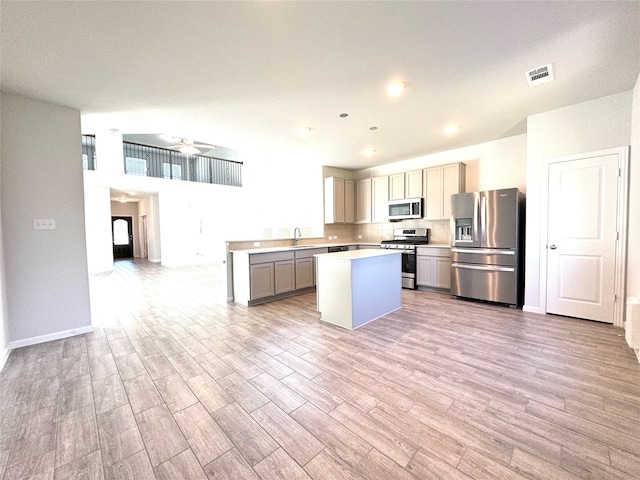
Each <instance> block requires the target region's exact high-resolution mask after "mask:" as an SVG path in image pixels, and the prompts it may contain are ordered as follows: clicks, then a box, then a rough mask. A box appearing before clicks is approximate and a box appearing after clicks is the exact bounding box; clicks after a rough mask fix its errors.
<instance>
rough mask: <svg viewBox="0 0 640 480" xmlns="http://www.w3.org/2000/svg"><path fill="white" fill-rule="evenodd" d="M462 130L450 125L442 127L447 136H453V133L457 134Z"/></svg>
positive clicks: (458, 126) (459, 126) (459, 127)
mask: <svg viewBox="0 0 640 480" xmlns="http://www.w3.org/2000/svg"><path fill="white" fill-rule="evenodd" d="M461 128H462V126H461V125H457V124H451V125H447V126H446V127H444V133H446V134H447V135H453V134H454V133H458V131H459V130H460V129H461Z"/></svg>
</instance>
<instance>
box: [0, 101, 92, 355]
mask: <svg viewBox="0 0 640 480" xmlns="http://www.w3.org/2000/svg"><path fill="white" fill-rule="evenodd" d="M1 128H2V151H1V153H2V155H1V156H2V164H1V168H2V175H1V187H2V197H1V198H2V199H1V204H2V233H3V241H4V253H5V257H4V264H5V270H6V272H5V273H6V276H5V280H6V292H7V297H6V298H7V314H8V326H9V328H8V337H9V338H8V339H9V342H10V345H11V346H20V345H25V344H29V343H37V342H40V341H46V340H49V339H53V338H60V337H64V336H68V335H72V334H74V333H78V332H80V331H87V330H89V329H90V328H91V316H90V305H89V277H88V271H87V249H86V241H85V229H84V224H85V218H84V200H83V183H82V163H81V158H82V152H81V142H80V112H79V111H77V110H73V109H70V108H66V107H60V106H57V105H52V104H50V103H45V102H40V101H37V100H33V99H29V98H25V97H20V96H16V95H12V94H8V93H5V92H2V115H1ZM36 218H52V219H55V222H56V229H55V230H34V229H33V219H36Z"/></svg>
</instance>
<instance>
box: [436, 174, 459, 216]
mask: <svg viewBox="0 0 640 480" xmlns="http://www.w3.org/2000/svg"><path fill="white" fill-rule="evenodd" d="M464 181H465V177H464V165H462V164H460V163H454V164H453V165H445V166H444V167H442V213H441V217H440V218H442V219H448V218H449V217H450V216H451V195H453V194H454V193H461V192H464Z"/></svg>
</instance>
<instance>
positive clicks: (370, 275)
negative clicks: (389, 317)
mask: <svg viewBox="0 0 640 480" xmlns="http://www.w3.org/2000/svg"><path fill="white" fill-rule="evenodd" d="M315 257H316V259H317V272H316V292H317V305H318V311H319V312H320V314H321V320H323V321H325V322H328V323H332V324H334V325H338V326H340V327H344V328H348V329H350V330H353V329H355V328H358V327H361V326H362V325H365V324H367V323H369V322H371V321H373V320H376V319H377V318H380V317H382V316H384V315H386V314H388V313H391V312H393V311H395V310H398V309H400V308H402V263H401V262H402V253H401V252H398V251H388V250H352V251H348V252H337V253H325V254H319V255H315Z"/></svg>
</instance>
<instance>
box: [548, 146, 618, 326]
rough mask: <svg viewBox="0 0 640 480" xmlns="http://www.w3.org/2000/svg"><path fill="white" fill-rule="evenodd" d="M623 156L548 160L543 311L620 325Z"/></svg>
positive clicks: (604, 154) (607, 153)
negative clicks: (544, 303)
mask: <svg viewBox="0 0 640 480" xmlns="http://www.w3.org/2000/svg"><path fill="white" fill-rule="evenodd" d="M626 152H627V150H626V149H617V150H608V151H601V152H593V153H587V154H582V155H576V156H571V157H563V158H558V159H552V160H549V161H548V164H547V232H546V312H547V313H552V314H557V315H565V316H569V317H576V318H582V319H587V320H595V321H599V322H605V323H614V324H616V325H622V318H623V317H622V316H623V313H624V297H623V293H624V283H625V268H624V265H625V263H626V260H625V253H624V252H625V251H626V198H627V187H626V185H627V184H626V178H627V177H626V171H627V164H628V161H627V159H628V155H627V154H626Z"/></svg>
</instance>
